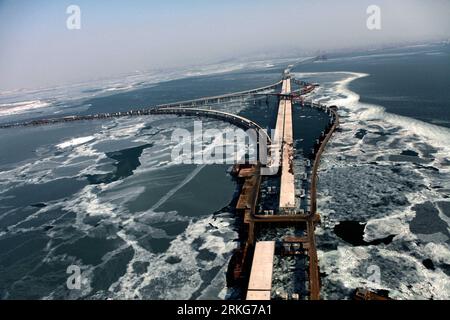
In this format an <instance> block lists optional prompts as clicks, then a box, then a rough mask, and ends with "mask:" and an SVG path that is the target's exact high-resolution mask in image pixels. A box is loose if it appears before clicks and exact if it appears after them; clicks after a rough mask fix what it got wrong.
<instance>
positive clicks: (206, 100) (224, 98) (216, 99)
mask: <svg viewBox="0 0 450 320" xmlns="http://www.w3.org/2000/svg"><path fill="white" fill-rule="evenodd" d="M281 83H282V80H280V81H278V82H275V83H273V84H270V85H267V86H263V87H259V88H255V89H250V90H246V91H240V92H234V93H228V94H223V95H217V96H210V97H203V98H198V99H192V100H185V101H178V102H172V103H166V104H160V105H156V106H151V107H146V108H142V109H132V110H129V111H119V112H107V113H97V114H92V115H70V116H64V117H58V118H47V119H36V120H30V121H24V122H16V123H6V124H0V129H7V128H13V127H28V126H40V125H51V124H58V123H67V122H73V121H87V120H102V119H110V118H121V117H135V116H146V115H150V114H154V112H153V111H152V110H154V109H158V110H161V109H166V108H167V109H171V108H188V107H190V108H192V107H196V106H202V105H203V106H205V105H208V104H214V103H221V102H229V101H233V100H235V99H241V100H243V99H244V98H252V97H255V98H256V97H257V94H259V93H262V92H266V91H269V90H274V89H276V88H277V87H278V86H279V85H280V84H281ZM230 119H232V118H230Z"/></svg>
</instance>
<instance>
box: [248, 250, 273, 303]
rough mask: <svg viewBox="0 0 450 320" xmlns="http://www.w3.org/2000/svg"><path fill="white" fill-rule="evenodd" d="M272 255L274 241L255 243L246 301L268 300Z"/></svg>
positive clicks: (270, 284) (270, 288)
mask: <svg viewBox="0 0 450 320" xmlns="http://www.w3.org/2000/svg"><path fill="white" fill-rule="evenodd" d="M274 255H275V242H274V241H262V242H257V243H256V245H255V253H254V255H253V263H252V270H251V273H250V280H249V283H248V291H247V300H270V296H271V291H272V271H273V257H274Z"/></svg>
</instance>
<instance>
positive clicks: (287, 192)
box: [0, 69, 339, 300]
mask: <svg viewBox="0 0 450 320" xmlns="http://www.w3.org/2000/svg"><path fill="white" fill-rule="evenodd" d="M292 82H293V83H294V84H296V85H299V86H300V87H301V89H299V90H292V87H291V86H292ZM280 85H281V92H280V93H278V94H275V95H276V96H278V98H279V105H278V112H277V120H276V127H275V134H274V137H273V140H272V139H271V137H270V136H269V135H268V134H267V132H266V130H264V129H263V128H262V127H261V126H260V125H259V124H257V123H256V122H254V121H252V120H250V119H247V118H245V117H242V116H239V115H236V114H232V113H229V112H224V111H218V110H211V109H208V108H199V106H207V105H209V104H213V103H216V104H217V103H221V102H227V101H233V100H234V99H244V98H251V97H255V98H256V97H260V96H261V95H262V94H261V93H262V92H266V93H265V94H264V95H267V94H269V95H273V94H271V93H267V91H269V90H274V89H276V88H278V87H279V86H280ZM315 87H316V85H312V84H309V83H306V82H304V81H300V80H296V79H293V78H292V77H291V75H290V72H289V69H287V70H286V71H285V73H284V76H283V79H282V80H280V81H278V82H276V83H274V84H271V85H268V86H264V87H260V88H256V89H251V90H247V91H241V92H236V93H230V94H224V95H218V96H211V97H204V98H199V99H193V100H186V101H179V102H174V103H167V104H161V105H157V106H153V107H148V108H143V109H138V110H130V111H126V112H113V113H100V114H94V115H74V116H66V117H61V118H50V119H39V120H33V121H28V122H21V123H13V124H4V125H0V128H11V127H18V126H36V125H46V124H56V123H66V122H72V121H83V120H97V119H108V118H117V117H131V116H145V115H157V114H161V115H164V114H166V115H185V116H197V117H210V118H215V119H219V120H223V121H227V122H229V123H231V124H233V125H236V126H238V127H241V128H245V129H254V130H256V131H257V133H259V134H258V135H257V139H258V146H259V149H261V148H262V149H265V150H266V151H267V154H269V156H270V160H271V161H270V162H269V163H261V162H258V164H256V165H253V166H251V167H250V168H244V167H242V165H237V168H236V172H237V175H238V176H239V177H240V178H243V179H244V183H243V186H242V189H241V194H240V196H239V200H238V203H237V205H236V211H237V212H242V214H243V222H244V225H245V226H246V240H245V242H244V243H243V246H242V248H241V249H239V251H238V253H239V256H238V258H237V259H236V261H237V264H236V267H235V269H234V275H235V276H236V277H241V275H242V274H243V270H245V268H248V264H249V262H248V256H249V255H250V256H251V252H252V250H253V249H254V248H255V247H258V248H260V247H261V244H260V245H258V243H256V244H255V225H258V224H266V225H267V224H269V225H272V224H287V225H300V224H302V225H305V229H306V236H305V237H304V238H302V240H301V241H300V242H299V243H301V246H303V248H305V250H304V251H305V252H306V254H307V256H308V269H309V272H308V281H309V298H310V299H311V300H317V299H319V298H320V279H319V267H318V258H317V250H316V243H315V226H316V224H317V223H318V222H319V221H320V216H319V215H318V213H317V201H316V197H317V173H318V168H319V165H320V159H321V156H322V154H323V152H324V150H325V147H326V144H327V142H328V141H329V140H330V138H331V136H332V134H333V132H334V131H335V129H336V128H337V127H338V125H339V117H338V114H337V110H336V108H333V107H330V108H329V107H326V106H323V105H320V104H316V103H313V102H310V103H309V104H308V103H307V105H309V106H310V107H313V108H318V109H320V110H322V111H323V112H326V113H327V114H328V115H329V116H330V124H329V127H327V130H326V132H323V134H322V136H321V137H320V138H319V139H318V140H317V143H316V146H315V148H314V150H313V154H314V164H313V168H312V173H311V191H310V192H311V208H310V210H309V211H307V212H301V211H300V210H299V205H298V200H297V199H296V194H295V189H296V188H295V173H294V166H293V156H294V145H293V144H294V139H293V119H292V103H293V102H295V101H296V100H297V99H298V98H299V97H302V96H303V95H306V94H308V93H310V92H312V90H314V88H315ZM301 102H302V105H304V101H303V99H302V100H301ZM262 141H264V144H262V143H261V142H262ZM267 168H271V169H274V170H271V173H274V174H279V178H280V191H279V205H278V212H277V214H273V215H265V214H261V212H258V210H257V204H258V201H259V195H260V187H261V180H262V177H263V176H264V169H267ZM269 171H270V170H269ZM294 243H295V241H294ZM266 246H267V248H266V249H264V250H257V251H256V252H255V254H256V256H254V257H253V260H254V261H256V262H257V261H265V262H264V265H263V266H259V267H258V266H254V267H255V268H253V270H256V271H255V272H257V275H253V276H252V274H250V279H251V287H249V289H250V291H249V297H255V296H257V297H259V298H261V297H264V298H267V299H270V292H269V291H270V283H269V280H270V279H271V277H267V276H262V277H261V275H264V274H265V272H270V274H271V273H272V267H271V264H270V257H271V256H272V254H273V252H272V251H273V250H272V247H273V244H270V245H267V243H266ZM258 252H261V254H263V255H265V258H261V257H258V254H259V253H258ZM250 265H251V262H250ZM265 266H267V270H265V268H266V267H265ZM258 275H259V276H258ZM258 279H262V280H261V281H264V282H265V283H264V286H261V288H265V290H266V292H265V293H264V295H262V296H261V295H260V294H259V293H258V290H260V289H259V288H260V286H259V285H260V284H259V283H258ZM247 280H248V278H247ZM252 292H253V293H252ZM255 292H256V293H255Z"/></svg>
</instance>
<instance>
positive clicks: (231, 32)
mask: <svg viewBox="0 0 450 320" xmlns="http://www.w3.org/2000/svg"><path fill="white" fill-rule="evenodd" d="M70 5H77V6H78V7H79V8H80V9H81V20H80V21H81V29H79V30H69V29H68V28H67V24H66V22H67V19H68V18H69V14H67V13H66V9H67V7H69V6H70ZM370 5H377V6H379V7H380V9H381V30H369V29H368V28H367V26H366V21H367V19H368V16H369V15H368V14H367V8H368V7H369V6H370ZM449 12H450V1H448V0H436V1H433V2H424V1H419V0H399V1H388V0H380V1H373V0H372V1H366V0H347V1H340V2H336V1H330V0H321V1H314V2H310V1H294V0H282V1H276V2H275V1H268V0H259V1H257V0H248V1H237V0H231V1H207V0H190V1H181V0H173V1H163V2H161V1H142V0H138V1H133V2H132V3H131V2H129V1H120V0H118V1H104V0H99V1H87V0H79V1H78V0H72V1H66V0H62V1H57V2H56V1H46V0H42V1H24V0H15V1H12V0H0V91H2V90H13V89H18V88H35V87H45V86H51V85H55V84H65V83H72V82H78V81H85V80H89V79H93V78H99V77H109V76H114V75H117V74H121V73H131V72H133V71H136V70H141V71H142V70H148V69H152V68H163V69H164V68H175V67H181V66H187V65H200V64H210V63H214V62H217V61H220V60H225V59H236V58H241V57H243V56H246V57H249V56H267V57H268V56H273V57H276V56H280V55H289V54H293V53H299V54H300V53H308V52H315V51H318V50H322V51H333V50H342V49H351V48H355V49H356V48H358V49H362V48H369V47H377V46H382V45H386V44H394V43H406V42H426V41H436V40H441V39H442V40H443V39H449V38H450V22H449V19H448V13H449Z"/></svg>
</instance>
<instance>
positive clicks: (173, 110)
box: [150, 107, 272, 145]
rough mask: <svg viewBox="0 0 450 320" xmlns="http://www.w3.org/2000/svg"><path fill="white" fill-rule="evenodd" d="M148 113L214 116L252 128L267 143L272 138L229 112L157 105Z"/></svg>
mask: <svg viewBox="0 0 450 320" xmlns="http://www.w3.org/2000/svg"><path fill="white" fill-rule="evenodd" d="M150 114H174V115H185V116H197V117H209V118H215V119H219V120H223V121H226V122H229V123H231V124H233V125H235V126H237V127H241V128H244V129H254V130H255V131H256V132H257V133H258V134H260V135H263V137H264V138H265V141H266V142H267V145H270V144H272V139H271V137H270V135H269V134H268V133H267V130H265V129H264V128H263V127H261V126H260V125H259V124H257V123H256V122H254V121H251V120H249V119H247V118H244V117H242V116H239V115H236V114H233V113H229V112H224V111H218V110H211V109H201V108H183V107H164V108H162V107H159V108H154V109H152V110H151V111H150Z"/></svg>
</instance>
